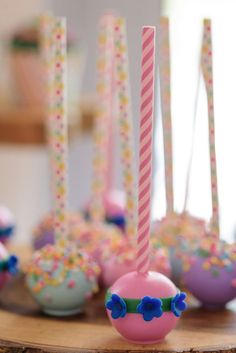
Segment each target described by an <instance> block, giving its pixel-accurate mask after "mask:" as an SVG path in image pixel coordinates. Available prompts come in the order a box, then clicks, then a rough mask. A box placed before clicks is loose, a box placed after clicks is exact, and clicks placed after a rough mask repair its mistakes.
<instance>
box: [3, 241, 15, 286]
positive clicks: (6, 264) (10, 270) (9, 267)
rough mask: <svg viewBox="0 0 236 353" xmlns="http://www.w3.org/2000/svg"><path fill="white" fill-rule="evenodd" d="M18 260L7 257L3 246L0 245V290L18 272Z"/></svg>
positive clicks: (10, 256)
mask: <svg viewBox="0 0 236 353" xmlns="http://www.w3.org/2000/svg"><path fill="white" fill-rule="evenodd" d="M17 266H18V259H17V257H16V256H15V255H9V254H8V252H7V250H6V248H5V247H4V245H3V244H1V243H0V289H1V288H3V287H4V285H5V284H6V283H7V282H8V280H9V279H10V278H11V277H12V276H13V275H15V274H16V273H17V272H18V267H17Z"/></svg>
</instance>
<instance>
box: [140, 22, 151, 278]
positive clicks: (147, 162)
mask: <svg viewBox="0 0 236 353" xmlns="http://www.w3.org/2000/svg"><path fill="white" fill-rule="evenodd" d="M154 61H155V28H154V27H143V31H142V67H141V72H142V75H141V106H140V140H139V143H140V146H139V183H138V230H137V232H138V234H137V250H138V251H137V271H138V272H141V273H146V272H147V271H148V268H149V252H150V249H149V247H150V244H149V242H150V210H151V207H150V204H151V178H152V123H153V91H154Z"/></svg>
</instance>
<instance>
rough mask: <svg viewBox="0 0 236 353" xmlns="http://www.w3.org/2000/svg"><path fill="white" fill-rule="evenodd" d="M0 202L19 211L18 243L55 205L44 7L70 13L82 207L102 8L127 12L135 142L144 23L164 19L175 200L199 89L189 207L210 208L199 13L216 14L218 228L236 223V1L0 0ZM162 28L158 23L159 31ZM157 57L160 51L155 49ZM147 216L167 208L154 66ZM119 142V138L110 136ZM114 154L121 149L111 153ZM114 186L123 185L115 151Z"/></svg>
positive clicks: (74, 192)
mask: <svg viewBox="0 0 236 353" xmlns="http://www.w3.org/2000/svg"><path fill="white" fill-rule="evenodd" d="M0 4H1V13H0V38H1V41H0V65H1V66H0V67H1V70H0V72H1V74H0V166H1V167H0V171H1V173H0V203H1V204H4V205H6V206H7V207H9V208H10V209H11V210H12V212H13V213H14V215H15V218H16V224H17V234H16V236H15V240H14V241H15V242H21V243H22V242H28V241H29V239H30V234H31V229H32V227H33V226H34V225H35V224H36V223H37V222H38V221H39V219H40V218H41V217H42V216H43V215H44V214H45V213H47V212H48V211H49V210H50V208H51V197H50V172H49V161H48V151H47V146H46V133H45V117H44V114H43V109H42V87H40V79H39V78H40V72H41V71H40V60H39V55H38V53H37V51H34V50H32V48H33V49H34V45H35V41H36V37H37V18H38V16H39V15H40V14H42V13H43V12H45V11H49V12H51V13H53V14H55V15H63V16H66V18H67V22H68V29H69V33H70V34H69V54H68V80H69V97H68V104H69V125H70V154H69V166H70V169H69V173H70V174H69V177H70V179H69V181H70V195H69V202H70V207H71V208H72V209H78V208H80V207H81V206H82V205H83V204H84V202H85V201H86V200H87V199H88V197H89V192H90V185H91V161H92V138H91V132H92V127H93V118H94V105H95V103H94V92H95V68H96V41H97V25H98V21H99V18H100V16H101V15H102V14H103V13H104V11H105V10H107V9H110V10H114V11H116V12H117V13H119V14H121V15H122V16H124V17H125V18H126V21H127V31H128V50H129V60H130V76H131V90H132V91H131V92H132V107H133V119H134V125H135V142H136V146H137V140H138V121H139V119H138V118H139V113H138V112H139V87H140V85H139V80H140V75H139V73H140V60H139V59H138V58H140V53H141V48H140V47H141V40H140V39H141V27H142V26H143V25H145V24H149V25H155V26H157V27H158V23H159V19H160V16H168V17H169V18H170V44H171V71H172V78H171V90H172V119H173V160H174V203H175V209H176V211H180V212H181V211H182V209H183V204H184V195H185V186H186V176H187V168H188V163H189V154H190V150H191V144H192V130H193V121H194V118H195V112H194V111H195V102H196V99H197V98H196V97H197V95H198V93H199V95H198V105H197V113H196V129H195V143H194V154H193V163H192V169H191V178H190V191H189V198H188V210H189V211H190V212H191V213H192V214H193V215H196V216H200V217H202V218H204V219H206V220H209V219H210V217H211V194H210V170H209V151H208V149H209V148H208V122H207V121H208V120H207V106H206V94H205V90H204V86H203V83H202V80H200V84H199V92H198V93H197V87H198V78H199V55H200V46H201V36H202V20H203V18H204V17H209V18H211V19H212V27H213V50H214V57H213V60H214V62H213V65H214V67H213V70H214V99H215V124H216V152H217V163H218V184H219V202H220V225H221V236H222V238H224V239H227V240H229V241H233V240H234V238H235V229H236V212H235V210H234V207H235V205H234V200H236V185H235V181H236V163H235V158H234V151H236V139H235V133H236V104H235V101H236V100H235V97H236V96H235V95H236V89H235V81H236V65H235V62H236V45H235V43H234V42H235V41H234V37H235V33H236V21H235V18H234V16H235V13H236V2H235V1H234V0H198V1H195V0H169V1H168V0H163V1H161V0H145V1H144V0H96V1H94V0H21V1H13V0H0ZM157 35H158V32H157ZM157 58H158V55H157ZM156 77H157V84H156V114H155V143H154V152H155V164H154V172H153V219H156V218H161V217H162V216H164V215H165V210H166V205H165V188H164V156H163V141H162V125H161V115H160V102H159V87H158V72H156ZM116 145H117V146H116V149H118V143H117V144H116ZM116 155H118V153H117V154H116ZM116 164H117V167H116V168H115V171H116V173H115V180H114V185H115V186H117V187H121V177H120V172H119V169H120V168H119V162H118V157H117V158H116Z"/></svg>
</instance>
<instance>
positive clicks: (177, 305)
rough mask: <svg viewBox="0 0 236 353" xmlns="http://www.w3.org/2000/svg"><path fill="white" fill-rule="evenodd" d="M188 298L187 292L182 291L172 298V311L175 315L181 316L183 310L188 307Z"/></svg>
mask: <svg viewBox="0 0 236 353" xmlns="http://www.w3.org/2000/svg"><path fill="white" fill-rule="evenodd" d="M185 298H186V293H184V292H181V293H177V294H176V296H175V297H174V298H172V300H171V311H172V313H173V314H175V316H177V317H180V315H181V314H182V311H184V310H186V309H187V304H186V302H185V301H184V299H185Z"/></svg>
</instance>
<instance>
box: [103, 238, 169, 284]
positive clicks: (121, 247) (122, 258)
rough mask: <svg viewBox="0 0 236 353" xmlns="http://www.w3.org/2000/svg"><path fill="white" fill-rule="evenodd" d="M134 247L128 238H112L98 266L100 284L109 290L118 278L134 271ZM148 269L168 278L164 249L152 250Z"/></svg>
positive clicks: (167, 264) (104, 248) (166, 258)
mask: <svg viewBox="0 0 236 353" xmlns="http://www.w3.org/2000/svg"><path fill="white" fill-rule="evenodd" d="M135 257H136V256H135V247H134V243H133V242H131V241H130V239H129V238H128V237H126V236H125V237H122V238H121V237H113V238H112V240H111V241H110V243H109V246H106V245H105V246H104V247H103V252H102V257H101V261H100V266H101V270H102V275H101V277H102V279H101V281H102V283H103V284H104V286H105V288H109V287H110V286H111V285H112V284H113V283H114V282H115V281H116V280H118V278H119V277H121V276H123V275H125V274H126V273H128V272H132V271H134V270H135ZM150 269H151V270H152V271H158V272H160V273H162V274H164V275H165V276H167V277H170V274H171V267H170V262H169V257H168V255H167V251H166V250H165V249H164V248H156V249H155V248H152V250H151V253H150Z"/></svg>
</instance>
